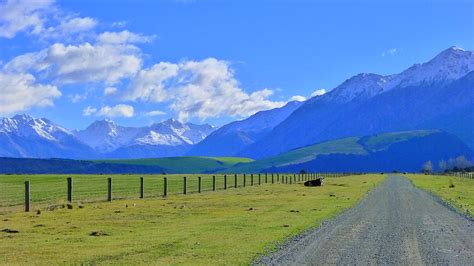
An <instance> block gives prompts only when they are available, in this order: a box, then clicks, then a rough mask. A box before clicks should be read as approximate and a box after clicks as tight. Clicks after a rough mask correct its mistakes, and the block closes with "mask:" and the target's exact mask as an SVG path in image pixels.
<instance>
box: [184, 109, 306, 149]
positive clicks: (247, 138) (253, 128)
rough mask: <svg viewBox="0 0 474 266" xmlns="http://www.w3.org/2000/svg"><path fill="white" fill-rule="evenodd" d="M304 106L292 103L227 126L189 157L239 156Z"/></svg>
mask: <svg viewBox="0 0 474 266" xmlns="http://www.w3.org/2000/svg"><path fill="white" fill-rule="evenodd" d="M302 104H303V102H298V101H292V102H289V103H287V104H286V105H285V106H283V107H280V108H275V109H271V110H266V111H260V112H258V113H256V114H254V115H252V116H250V117H248V118H246V119H244V120H241V121H235V122H232V123H230V124H227V125H225V126H223V127H221V128H219V129H217V130H216V131H214V132H213V133H212V134H210V135H209V136H208V137H207V138H206V139H204V140H203V141H202V142H200V143H198V144H197V145H195V146H194V147H192V149H191V150H190V152H189V153H188V155H194V156H232V155H234V154H238V153H239V152H241V151H242V150H243V149H245V148H246V147H248V146H249V145H251V144H253V143H255V142H256V141H258V140H260V139H262V138H263V137H265V135H266V134H268V133H269V132H270V131H271V130H272V129H273V128H274V127H275V126H276V125H278V124H279V123H281V122H282V121H283V120H285V119H286V118H287V117H288V116H289V115H290V114H291V113H292V112H293V111H294V110H296V109H297V108H298V107H300V106H301V105H302Z"/></svg>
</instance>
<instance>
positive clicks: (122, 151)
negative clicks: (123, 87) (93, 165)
mask: <svg viewBox="0 0 474 266" xmlns="http://www.w3.org/2000/svg"><path fill="white" fill-rule="evenodd" d="M214 130H215V128H214V127H213V126H210V125H207V124H205V125H196V124H192V123H182V122H180V121H178V120H174V119H169V120H166V121H164V122H161V123H155V124H152V125H151V126H146V127H136V128H134V127H123V126H119V125H117V124H116V123H115V122H113V121H111V120H101V121H96V122H94V123H92V124H91V125H90V126H88V127H87V128H86V129H84V130H81V131H75V132H74V133H75V135H76V137H77V138H78V139H79V140H81V141H82V142H83V143H85V144H87V145H89V146H90V147H92V148H94V149H95V150H97V151H98V152H100V153H103V154H104V156H105V157H108V158H129V157H142V158H147V157H163V156H179V155H183V154H184V153H185V152H187V151H188V150H189V149H190V147H191V146H192V145H194V144H197V143H199V142H200V141H202V140H203V139H204V138H206V137H207V136H208V135H209V134H210V133H212V132H213V131H214Z"/></svg>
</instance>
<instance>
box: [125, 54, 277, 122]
mask: <svg viewBox="0 0 474 266" xmlns="http://www.w3.org/2000/svg"><path fill="white" fill-rule="evenodd" d="M272 94H273V91H272V90H270V89H264V90H260V91H255V92H253V93H251V94H248V93H246V92H245V91H243V90H242V89H241V88H240V86H239V83H238V81H237V80H236V79H235V78H234V72H233V71H232V69H231V68H230V67H229V64H228V63H227V62H226V61H221V60H217V59H214V58H208V59H205V60H202V61H184V62H181V63H179V64H172V63H167V62H162V63H159V64H156V65H154V66H152V67H151V68H149V69H144V70H142V71H140V73H139V74H138V75H137V77H136V78H135V79H134V80H133V82H132V85H131V87H130V90H129V91H128V92H127V94H126V95H125V99H127V100H141V101H147V102H165V101H171V105H170V107H171V109H173V110H174V111H176V112H177V113H178V116H179V119H180V120H187V119H189V118H190V117H198V118H201V119H206V118H209V117H219V116H222V115H229V116H239V117H245V116H249V115H252V114H254V113H256V112H258V111H261V110H267V109H272V108H276V107H281V106H283V105H284V104H285V102H274V101H271V100H269V99H268V98H269V97H270V96H271V95H272Z"/></svg>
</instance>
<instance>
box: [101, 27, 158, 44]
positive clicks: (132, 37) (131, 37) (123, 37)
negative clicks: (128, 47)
mask: <svg viewBox="0 0 474 266" xmlns="http://www.w3.org/2000/svg"><path fill="white" fill-rule="evenodd" d="M153 39H154V36H144V35H140V34H136V33H133V32H130V31H128V30H124V31H121V32H109V31H106V32H104V33H102V34H100V35H99V37H97V41H98V42H99V43H109V44H122V43H146V42H151V41H153Z"/></svg>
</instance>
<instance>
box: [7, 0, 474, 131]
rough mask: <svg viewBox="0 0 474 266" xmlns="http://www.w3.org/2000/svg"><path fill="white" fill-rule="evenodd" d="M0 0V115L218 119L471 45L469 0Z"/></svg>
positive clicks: (61, 119) (78, 119)
mask: <svg viewBox="0 0 474 266" xmlns="http://www.w3.org/2000/svg"><path fill="white" fill-rule="evenodd" d="M98 2H99V1H91V0H87V1H58V2H53V1H52V0H41V1H34V2H33V0H30V1H10V0H8V1H1V0H0V47H1V49H0V61H1V62H2V63H1V65H0V92H1V93H2V94H3V95H6V96H5V97H3V98H4V99H3V101H2V100H1V99H0V105H1V106H2V107H0V116H11V115H13V114H16V113H25V112H26V113H30V114H32V115H33V116H37V117H47V118H50V119H51V120H53V121H55V122H57V123H59V124H61V125H64V126H66V127H68V128H84V127H86V126H87V125H88V124H90V123H91V122H93V121H94V120H97V119H103V118H112V119H114V120H115V121H117V122H118V123H119V124H123V125H134V126H137V125H146V124H150V123H152V122H157V121H161V120H164V119H167V118H170V117H173V118H179V119H182V120H187V121H192V122H196V123H203V122H207V123H211V124H214V125H222V124H224V123H227V122H229V121H232V120H235V119H241V118H243V117H246V116H248V115H250V114H252V113H254V112H256V111H258V110H264V109H269V108H274V107H278V106H281V105H283V104H285V102H287V101H289V100H290V99H292V98H294V97H295V96H301V97H297V98H298V99H301V98H302V97H305V98H308V97H310V95H311V94H312V93H313V92H314V91H316V90H320V89H325V90H327V91H328V90H331V89H332V88H334V87H335V86H337V85H339V84H340V83H342V82H343V81H344V80H345V79H347V78H350V77H351V76H353V75H356V74H357V73H361V72H373V73H379V74H393V73H397V72H400V71H402V70H404V69H406V68H407V67H409V66H411V65H412V64H414V63H422V62H425V61H427V60H429V59H431V58H432V57H434V56H435V55H436V54H437V53H439V52H441V51H442V50H444V49H446V48H448V47H450V46H452V45H457V46H460V47H463V48H464V49H467V50H473V49H474V4H473V2H471V1H413V2H410V1H400V2H395V1H380V2H383V3H379V2H376V1H357V2H356V3H354V2H352V3H351V2H349V1H312V2H310V1H200V0H195V1H191V0H188V1H187V0H182V1H130V0H129V1H123V0H120V1H100V2H99V3H98Z"/></svg>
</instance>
